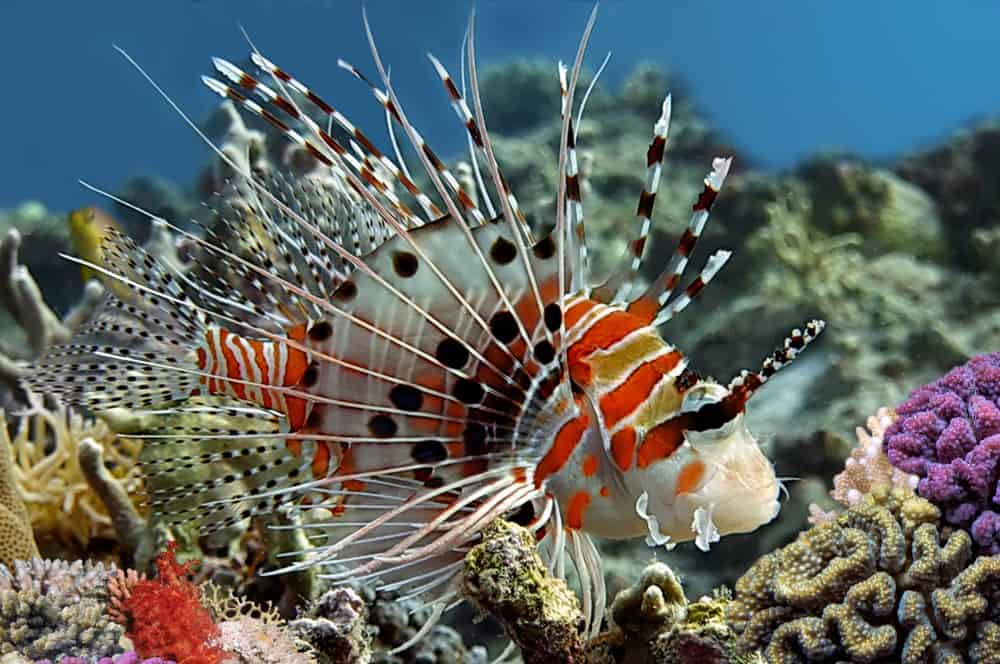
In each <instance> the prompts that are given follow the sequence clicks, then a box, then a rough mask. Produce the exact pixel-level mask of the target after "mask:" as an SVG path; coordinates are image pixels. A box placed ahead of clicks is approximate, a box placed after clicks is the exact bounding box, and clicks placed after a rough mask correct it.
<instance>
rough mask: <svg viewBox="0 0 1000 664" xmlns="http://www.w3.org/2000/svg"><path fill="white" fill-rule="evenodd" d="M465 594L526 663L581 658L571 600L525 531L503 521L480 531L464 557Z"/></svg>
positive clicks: (579, 622)
mask: <svg viewBox="0 0 1000 664" xmlns="http://www.w3.org/2000/svg"><path fill="white" fill-rule="evenodd" d="M463 585H464V588H465V592H466V594H467V595H468V596H469V597H470V598H472V600H473V601H474V602H475V603H476V604H477V605H478V606H480V607H481V608H482V609H483V610H485V611H488V612H489V613H491V614H492V615H494V616H495V617H496V618H498V619H499V620H500V622H501V623H502V624H503V626H504V628H505V629H506V630H507V634H508V635H509V636H510V638H511V639H512V640H513V641H514V642H515V643H516V644H517V645H518V646H520V648H521V653H522V656H523V657H524V660H525V661H526V662H529V663H531V662H552V661H557V662H572V661H576V660H580V659H582V656H583V643H582V641H581V639H580V629H581V627H582V623H583V616H582V614H581V613H580V605H579V602H578V601H577V598H576V595H575V594H574V593H573V591H571V590H570V589H569V588H568V587H567V586H566V582H565V581H563V580H562V579H556V578H553V577H551V576H549V574H548V570H547V569H546V567H545V565H544V564H543V563H542V559H541V557H540V556H539V554H538V548H537V545H536V541H535V537H534V535H532V533H531V532H530V531H528V530H527V529H525V528H522V527H521V526H518V525H516V524H512V523H510V522H507V521H504V520H497V521H495V522H493V523H492V524H491V525H490V526H488V527H487V528H485V529H484V530H483V541H482V542H481V543H480V544H477V545H476V546H475V547H473V548H472V550H471V551H469V553H468V555H467V556H466V558H465V571H464V578H463Z"/></svg>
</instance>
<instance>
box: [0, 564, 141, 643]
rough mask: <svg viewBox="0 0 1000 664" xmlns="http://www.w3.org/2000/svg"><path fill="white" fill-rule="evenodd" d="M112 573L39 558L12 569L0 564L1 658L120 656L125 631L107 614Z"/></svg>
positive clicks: (110, 569) (97, 567)
mask: <svg viewBox="0 0 1000 664" xmlns="http://www.w3.org/2000/svg"><path fill="white" fill-rule="evenodd" d="M112 569H113V568H108V567H105V566H103V565H101V564H99V563H98V564H92V563H89V562H87V563H84V562H82V561H79V560H78V561H75V562H73V563H69V562H66V561H63V560H42V559H40V558H35V559H33V560H31V561H18V562H17V563H15V565H14V568H13V570H11V569H8V568H7V567H5V566H2V565H0V655H2V654H6V653H18V654H20V655H24V656H26V657H30V658H33V659H41V658H43V657H48V658H57V657H59V656H60V655H63V654H65V653H67V652H72V653H74V654H75V655H77V656H79V657H88V658H97V657H104V656H108V655H113V654H115V653H118V652H120V649H119V647H118V641H119V639H120V638H121V635H122V632H123V631H124V630H123V628H122V627H121V626H120V625H118V624H117V623H115V622H113V621H112V620H111V618H110V617H109V616H108V615H107V614H106V612H105V600H106V597H107V592H106V589H105V587H106V582H107V578H108V575H109V573H110V572H111V571H112Z"/></svg>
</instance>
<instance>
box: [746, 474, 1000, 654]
mask: <svg viewBox="0 0 1000 664" xmlns="http://www.w3.org/2000/svg"><path fill="white" fill-rule="evenodd" d="M726 616H727V619H728V620H729V621H730V624H731V625H732V627H733V628H734V629H735V630H736V631H737V633H738V634H739V635H740V636H739V638H738V642H737V645H738V648H739V649H740V650H741V651H743V652H752V651H755V650H763V651H764V655H765V658H766V659H767V661H768V662H780V663H788V664H791V663H793V662H844V661H847V662H879V663H882V662H885V663H888V662H899V663H901V664H918V663H924V662H942V663H943V662H948V663H954V664H959V663H961V662H1000V556H984V557H980V558H974V557H973V555H972V540H971V538H970V537H969V535H968V533H966V532H965V531H963V530H957V529H948V528H947V527H945V528H942V526H941V525H940V510H938V509H937V508H936V507H934V506H933V505H932V504H931V503H930V502H928V501H927V500H925V499H923V498H920V497H918V496H916V495H914V494H913V493H912V492H911V491H908V490H906V489H904V488H896V489H889V488H888V487H883V488H878V489H875V490H874V491H873V492H872V493H871V494H869V495H868V496H866V497H865V498H864V499H862V500H861V501H860V502H858V504H856V505H855V506H853V507H851V508H850V509H849V510H847V512H846V513H844V514H842V515H841V516H839V517H837V518H836V519H835V520H833V521H829V522H826V523H823V524H821V525H818V526H816V527H814V528H812V529H810V530H808V531H806V532H804V533H802V534H801V535H799V537H798V539H797V540H795V541H794V542H793V543H791V544H789V545H788V546H786V547H784V548H783V549H779V550H778V551H775V552H773V553H770V554H768V555H766V556H764V557H763V558H761V559H760V560H758V561H757V562H756V563H755V564H754V566H753V567H751V568H750V570H749V571H748V572H747V573H746V574H745V575H744V576H743V577H742V578H741V579H740V580H739V581H738V582H737V583H736V591H735V596H734V597H733V600H732V602H730V604H729V606H728V607H727V612H726Z"/></svg>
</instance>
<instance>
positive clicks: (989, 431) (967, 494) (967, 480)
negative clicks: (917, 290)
mask: <svg viewBox="0 0 1000 664" xmlns="http://www.w3.org/2000/svg"><path fill="white" fill-rule="evenodd" d="M998 397H1000V353H992V354H989V355H980V356H978V357H975V358H973V359H971V360H969V361H968V362H967V363H966V364H963V365H962V366H960V367H956V368H954V369H952V370H951V371H949V372H948V373H947V374H946V375H944V376H942V377H941V378H939V379H937V380H936V381H934V382H932V383H929V384H927V385H924V386H923V387H921V388H918V389H916V390H914V391H913V392H912V393H911V394H910V398H909V399H907V401H906V402H905V403H903V405H901V406H899V407H898V408H897V409H896V413H897V414H898V415H899V418H898V419H897V420H896V421H895V422H894V423H893V424H892V425H891V426H890V427H889V428H888V429H887V430H886V432H885V443H886V451H887V453H888V456H889V461H890V462H891V463H892V465H894V466H896V467H897V468H899V469H900V470H902V471H905V472H907V473H913V474H914V475H917V476H919V477H920V482H919V484H918V485H917V492H918V493H919V494H920V495H921V496H923V497H925V498H927V499H928V500H930V501H931V502H933V503H935V504H936V505H937V506H938V507H940V508H941V509H942V511H943V513H944V519H945V521H946V522H947V523H950V524H952V525H955V526H959V527H961V528H967V529H968V530H969V531H970V533H971V534H972V538H973V540H974V541H975V543H976V545H977V546H978V547H979V549H980V551H981V552H984V553H987V554H990V555H993V554H997V553H1000V482H998V479H1000V407H998Z"/></svg>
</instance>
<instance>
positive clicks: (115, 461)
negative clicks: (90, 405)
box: [11, 395, 141, 548]
mask: <svg viewBox="0 0 1000 664" xmlns="http://www.w3.org/2000/svg"><path fill="white" fill-rule="evenodd" d="M29 398H30V402H31V407H30V409H29V410H27V411H26V412H25V413H24V414H23V416H22V418H21V419H20V421H19V422H18V423H17V431H16V434H15V435H14V438H13V440H12V441H11V442H12V448H13V453H14V469H13V470H14V479H15V482H16V484H17V487H18V489H19V490H20V492H21V494H22V496H23V497H24V502H25V504H26V505H27V508H28V514H29V516H30V519H31V524H32V527H33V528H34V531H35V535H36V537H38V538H39V542H42V541H43V539H52V540H54V541H55V542H56V543H57V544H58V545H60V546H77V547H80V548H85V547H86V545H87V543H88V542H89V541H90V540H91V539H92V538H95V537H102V538H109V539H114V538H115V537H116V533H115V529H114V527H113V524H112V518H111V516H110V515H109V514H108V509H107V508H106V507H105V504H104V502H103V501H102V500H101V497H100V496H99V494H98V493H97V492H96V491H95V490H94V489H93V488H92V487H91V485H90V484H89V483H88V482H87V477H86V475H85V473H84V470H83V468H82V467H81V464H80V458H79V454H80V449H81V443H82V442H83V441H84V440H88V439H89V440H91V441H94V442H95V443H97V444H99V445H100V447H101V449H102V452H103V455H104V457H105V458H106V464H105V465H106V466H107V468H108V473H109V474H110V476H112V477H114V478H115V479H116V480H118V481H119V482H121V484H122V486H123V488H124V489H125V491H126V492H127V493H128V494H129V495H130V496H131V497H132V499H133V500H135V501H138V500H140V491H141V480H140V472H139V468H138V465H137V458H138V453H139V443H137V442H134V441H129V440H126V439H123V438H116V437H115V436H114V434H112V433H111V431H110V430H109V429H108V428H107V426H105V425H104V424H103V423H102V422H100V421H91V420H86V419H85V418H84V417H83V416H81V415H79V414H78V413H75V412H73V411H71V410H69V409H68V408H64V407H56V408H52V409H50V408H47V407H46V406H45V405H43V403H42V400H41V398H39V397H36V396H34V395H32V396H31V397H29Z"/></svg>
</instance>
